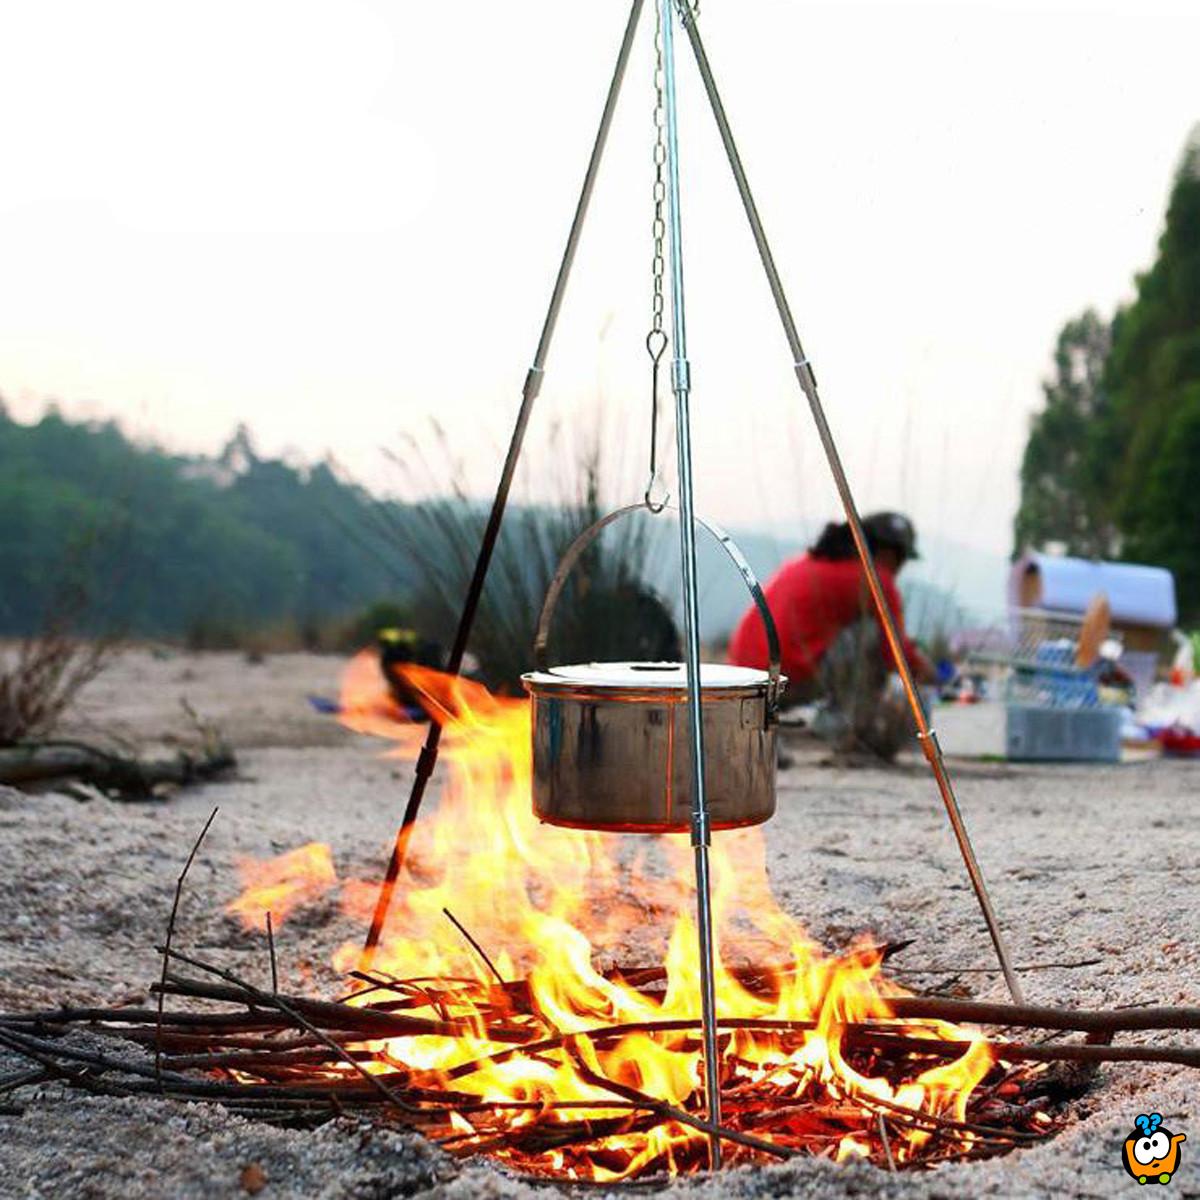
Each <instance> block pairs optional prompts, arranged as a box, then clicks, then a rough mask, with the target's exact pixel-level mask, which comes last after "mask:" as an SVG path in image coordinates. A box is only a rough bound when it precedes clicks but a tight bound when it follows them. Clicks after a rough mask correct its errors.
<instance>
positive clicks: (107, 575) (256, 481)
mask: <svg viewBox="0 0 1200 1200" xmlns="http://www.w3.org/2000/svg"><path fill="white" fill-rule="evenodd" d="M380 507H381V504H380V502H379V501H377V500H375V499H374V498H372V497H371V496H370V495H368V494H367V493H366V492H365V491H364V490H363V489H361V488H358V487H356V486H354V485H353V484H350V483H347V482H346V481H344V480H343V479H341V478H339V476H338V474H337V472H336V471H335V470H334V468H333V467H332V465H331V464H329V463H318V464H316V465H312V466H303V467H299V466H292V465H289V464H287V463H285V462H281V461H278V460H273V459H269V458H264V457H261V456H260V455H259V454H258V453H257V452H256V451H255V449H254V446H253V443H252V441H251V439H250V437H249V434H248V433H247V432H246V430H245V429H239V430H238V432H237V433H236V434H235V436H234V437H233V438H232V439H231V440H230V442H229V443H228V445H227V446H226V447H225V450H224V452H223V453H222V454H221V455H220V456H218V457H216V458H201V457H184V456H178V455H173V454H170V453H168V452H166V451H164V450H162V449H160V448H158V447H155V446H145V445H139V444H137V443H135V442H133V441H131V440H130V439H129V438H127V437H126V436H125V434H124V433H123V432H122V431H121V429H120V428H119V427H118V426H117V425H116V424H114V423H112V422H73V421H71V420H68V419H67V418H66V417H64V416H63V415H62V414H61V413H59V412H57V411H56V410H54V409H53V408H52V409H51V410H49V411H48V412H47V413H46V414H45V415H44V416H43V417H42V418H41V419H40V420H38V421H36V422H34V423H32V424H22V423H20V422H18V421H15V420H14V419H12V417H11V416H10V415H9V414H8V413H7V412H5V411H3V410H0V564H3V580H4V586H3V588H2V589H0V634H3V635H6V636H15V635H24V634H28V633H31V632H35V631H36V630H38V629H39V628H40V627H41V626H42V625H43V624H44V623H45V622H46V620H47V619H57V618H58V617H60V616H63V615H64V614H65V615H68V616H70V618H71V619H72V621H73V622H74V623H77V624H82V625H83V626H84V627H85V628H90V629H91V630H93V631H98V630H105V631H111V630H117V631H120V632H122V633H127V634H130V635H142V636H161V637H190V638H193V639H194V640H195V641H196V642H197V643H199V644H204V643H205V642H206V641H211V642H213V643H219V642H222V641H227V640H233V639H235V635H236V633H237V632H238V631H240V630H244V629H246V628H250V627H262V626H264V625H267V624H270V623H271V622H282V621H285V620H287V621H292V622H295V623H296V624H297V625H298V626H300V627H304V626H313V627H315V626H317V625H319V624H320V623H322V622H324V621H326V620H328V619H330V618H332V617H334V616H337V615H339V614H343V613H346V612H349V611H352V610H353V609H354V608H355V607H356V606H359V605H361V604H363V603H364V602H366V601H369V600H372V599H374V598H376V597H380V596H383V595H386V594H396V593H397V592H398V591H400V592H402V591H403V590H404V589H405V587H406V585H407V584H408V583H409V582H411V577H412V573H413V572H412V568H411V566H410V565H409V564H408V563H407V561H406V560H405V559H404V558H403V557H402V556H399V555H394V556H390V557H389V556H388V554H387V548H386V545H384V543H383V541H382V540H381V539H380V538H378V537H376V538H371V537H369V536H365V535H363V534H362V532H361V531H363V530H370V529H372V528H374V527H375V525H376V524H377V523H378V521H379V519H380V517H379V511H378V510H379V509H380ZM384 507H386V506H384ZM393 507H395V506H393ZM356 531H358V535H357V536H356Z"/></svg>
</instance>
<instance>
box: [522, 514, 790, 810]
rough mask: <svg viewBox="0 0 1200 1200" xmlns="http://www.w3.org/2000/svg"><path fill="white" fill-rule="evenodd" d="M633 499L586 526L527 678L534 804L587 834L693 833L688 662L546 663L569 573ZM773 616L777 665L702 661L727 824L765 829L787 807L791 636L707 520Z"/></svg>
mask: <svg viewBox="0 0 1200 1200" xmlns="http://www.w3.org/2000/svg"><path fill="white" fill-rule="evenodd" d="M639 511H645V509H644V506H643V505H640V504H635V505H630V506H629V507H628V508H623V509H619V510H617V511H616V512H614V513H610V514H609V515H608V516H606V517H604V518H602V519H601V520H599V521H597V522H596V523H595V524H594V525H592V526H590V527H589V528H588V529H586V530H584V532H583V533H581V534H580V535H579V537H578V538H576V539H575V541H574V542H573V543H572V544H571V546H570V547H569V548H568V550H567V553H566V554H565V555H564V556H563V560H562V562H561V563H560V564H559V567H558V570H557V572H556V573H555V576H554V579H553V581H552V582H551V584H550V588H549V590H548V591H547V593H546V600H545V603H544V604H543V606H542V613H541V618H540V620H539V622H538V632H537V639H536V641H535V644H534V659H535V662H536V663H537V666H538V670H536V671H533V672H531V673H529V674H527V675H523V676H522V677H521V681H522V683H523V684H524V685H525V689H526V691H528V692H529V694H530V695H531V696H532V698H533V809H534V812H535V813H536V815H537V816H538V817H539V818H540V819H541V820H543V821H546V822H548V823H550V824H552V825H566V826H570V827H572V828H577V829H602V830H615V831H624V832H643V833H667V832H684V831H686V830H687V829H688V828H689V825H690V822H691V745H690V739H689V736H688V727H687V678H686V672H685V668H684V666H683V665H682V664H681V663H638V662H622V663H582V664H577V665H574V666H564V667H553V668H549V669H547V668H546V666H545V650H546V643H547V639H548V638H549V633H550V622H551V620H552V618H553V615H554V609H555V606H556V605H557V603H558V598H559V596H560V595H561V593H562V589H563V586H564V585H565V583H566V580H567V576H568V575H569V573H570V571H571V569H572V568H573V567H574V566H575V563H576V562H577V561H578V559H579V556H580V555H581V554H582V553H583V551H584V550H585V549H586V548H587V546H588V545H589V544H590V543H591V542H592V541H593V540H594V539H595V538H596V536H597V535H598V534H599V533H600V531H601V530H602V529H604V528H605V527H606V526H608V525H610V524H611V523H612V522H613V521H615V520H617V519H618V518H620V517H623V516H626V515H627V514H629V513H633V512H639ZM697 524H699V525H702V526H703V527H704V528H705V529H707V530H708V531H709V532H710V533H711V534H713V536H714V537H715V538H716V539H717V541H718V542H719V543H720V544H721V546H722V548H723V549H724V550H725V552H726V553H727V554H728V555H729V557H730V558H731V559H732V560H733V563H734V565H735V566H736V567H737V568H738V571H739V572H740V574H741V576H742V578H743V580H744V581H745V582H746V585H747V587H748V588H749V590H750V594H751V596H752V597H753V598H754V602H755V604H756V605H757V606H758V610H759V612H760V613H761V614H762V618H763V623H764V625H765V626H766V630H767V644H768V648H769V651H770V668H769V670H767V671H755V670H748V669H746V668H743V667H731V666H726V665H724V664H719V663H705V664H703V665H702V667H701V671H700V681H701V705H702V707H703V710H704V754H705V783H706V790H707V795H708V803H709V808H710V810H711V813H712V824H713V827H714V828H715V829H731V828H735V827H738V826H742V825H757V824H760V823H761V822H763V821H765V820H766V819H767V818H768V817H770V816H771V814H772V813H774V811H775V766H776V749H775V738H776V727H777V721H776V716H777V709H778V703H779V695H780V691H781V689H782V686H783V684H784V683H785V682H786V681H785V680H784V679H783V677H782V676H781V675H780V668H779V638H778V635H777V634H776V631H775V623H774V621H773V620H772V619H771V613H770V609H769V608H768V607H767V602H766V598H765V597H764V596H763V593H762V588H761V587H760V586H759V584H758V580H757V579H756V578H755V577H754V572H753V571H752V570H751V569H750V566H749V564H748V563H747V562H746V560H745V558H744V557H743V556H742V554H741V552H740V551H739V550H738V549H737V547H736V546H735V545H734V544H733V542H732V541H731V540H730V538H729V537H728V535H727V534H725V533H724V532H722V531H721V530H720V529H718V528H716V527H715V526H712V525H710V524H708V523H707V522H705V521H700V520H699V519H698V520H697Z"/></svg>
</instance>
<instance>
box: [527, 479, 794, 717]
mask: <svg viewBox="0 0 1200 1200" xmlns="http://www.w3.org/2000/svg"><path fill="white" fill-rule="evenodd" d="M664 508H669V509H670V510H671V511H672V512H677V511H678V510H677V509H676V508H675V506H674V505H673V504H672V505H664ZM646 511H647V507H646V505H645V504H641V503H639V504H629V505H626V506H625V507H624V508H618V509H616V510H615V511H614V512H610V513H608V514H607V516H603V517H601V518H600V519H599V520H598V521H596V522H595V523H594V524H592V525H589V526H588V527H587V528H586V529H585V530H584V531H583V532H582V533H581V534H579V536H578V537H576V539H575V540H574V541H573V542H572V543H571V544H570V545H569V546H568V547H567V550H566V553H565V554H564V555H563V557H562V561H561V562H560V563H559V564H558V569H557V570H556V571H555V572H554V578H553V579H551V581H550V586H549V587H548V588H547V589H546V599H545V600H544V601H543V602H542V611H541V615H540V616H539V617H538V624H537V635H536V636H535V637H534V640H533V661H534V664H535V665H536V666H537V669H538V670H539V671H545V670H547V666H546V645H547V643H548V642H549V640H550V625H551V622H552V621H553V619H554V610H555V608H557V607H558V601H559V598H560V597H561V596H562V590H563V588H564V587H565V586H566V583H567V577H568V576H569V575H570V574H571V571H572V570H573V569H574V567H575V564H576V563H577V562H578V561H579V558H580V555H582V554H583V552H584V551H585V550H586V549H587V548H588V546H590V545H591V544H592V542H594V541H595V540H596V538H597V537H599V536H600V534H601V533H602V532H603V531H604V530H605V529H607V528H608V526H610V525H611V524H612V523H613V522H614V521H617V520H619V519H620V518H621V517H626V516H629V514H630V513H635V512H646ZM695 521H696V524H697V525H700V526H702V527H703V528H704V529H707V530H708V532H709V533H710V534H711V535H712V536H713V538H715V539H716V541H717V543H718V544H719V545H720V547H721V549H722V550H724V551H725V553H726V554H727V555H728V556H729V558H730V560H731V561H732V563H733V565H734V566H735V567H737V570H738V574H739V575H740V576H741V577H742V582H743V583H744V584H745V585H746V588H747V590H748V591H749V592H750V597H751V599H752V600H753V601H754V605H755V607H756V608H757V609H758V613H759V616H761V617H762V622H763V627H764V628H765V629H766V632H767V658H768V665H767V718H768V720H771V719H773V718H774V716H775V714H776V711H777V710H778V708H779V696H780V692H781V691H782V683H781V681H782V661H781V658H780V653H779V632H778V630H777V629H776V628H775V619H774V617H772V616H771V609H770V606H769V605H768V604H767V598H766V596H765V595H764V594H763V590H762V585H761V584H760V583H759V582H758V577H757V576H756V575H755V574H754V571H753V570H752V569H751V566H750V564H749V563H748V562H747V561H746V556H745V555H744V554H743V553H742V552H741V551H740V550H739V549H738V548H737V545H736V544H735V542H734V540H733V538H731V537H730V536H729V534H727V533H726V532H725V530H723V529H722V528H721V527H720V526H719V525H714V524H713V523H712V522H711V521H706V520H705V519H704V518H703V517H696V518H695Z"/></svg>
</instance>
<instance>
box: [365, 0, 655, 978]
mask: <svg viewBox="0 0 1200 1200" xmlns="http://www.w3.org/2000/svg"><path fill="white" fill-rule="evenodd" d="M643 4H644V0H633V5H632V7H631V8H630V10H629V20H628V21H627V22H626V25H625V34H624V37H623V38H622V39H621V48H620V51H619V52H618V54H617V65H616V67H615V68H614V70H613V75H612V80H611V82H610V83H609V85H608V95H607V97H606V99H605V102H604V112H603V113H602V115H601V117H600V128H599V129H598V130H597V132H596V140H595V142H594V143H593V145H592V154H591V158H590V159H589V160H588V166H587V173H586V174H585V175H584V178H583V187H582V189H581V190H580V193H579V201H578V203H577V204H576V206H575V217H574V220H573V221H572V222H571V231H570V233H569V234H568V235H567V246H566V250H565V251H564V252H563V257H562V262H561V263H560V264H559V268H558V277H557V278H556V279H555V281H554V292H553V294H552V295H551V297H550V307H549V309H548V310H547V312H546V320H545V322H544V323H543V325H542V335H541V337H540V338H539V339H538V344H537V351H536V353H535V354H534V356H533V365H532V366H531V367H530V368H529V372H528V374H527V375H526V376H525V386H524V389H523V390H522V393H521V407H520V410H519V411H518V413H517V423H516V426H515V427H514V429H513V433H512V439H511V441H510V442H509V444H508V453H507V455H506V456H505V459H504V468H503V470H502V471H501V472H500V482H499V484H498V485H497V487H496V498H495V499H494V500H493V501H492V510H491V513H490V514H489V516H488V522H487V526H486V527H485V529H484V532H483V541H482V543H481V544H480V547H479V556H478V558H477V559H476V560H475V570H474V573H473V574H472V576H471V583H470V586H469V587H468V588H467V596H466V599H465V600H464V601H463V608H462V615H461V616H460V617H459V619H458V630H457V632H456V633H455V635H454V643H453V645H452V646H451V649H450V658H449V661H448V662H447V664H446V669H447V671H449V672H450V673H451V674H452V675H457V674H458V673H459V671H461V670H462V663H463V656H464V655H465V654H466V651H467V642H468V640H469V639H470V636H471V627H472V626H473V625H474V623H475V614H476V612H477V611H478V608H479V600H480V597H481V596H482V594H483V585H484V581H485V580H486V579H487V573H488V567H489V566H490V565H491V561H492V552H493V551H494V550H495V548H496V539H497V538H498V537H499V535H500V525H501V522H502V521H503V520H504V510H505V508H506V507H507V505H508V493H509V491H510V489H511V488H512V481H513V475H514V474H515V472H516V469H517V460H518V459H519V458H520V455H521V447H522V445H523V443H524V441H525V430H526V428H527V427H528V425H529V418H530V416H531V414H532V412H533V402H534V400H535V399H536V398H537V394H538V392H539V391H540V390H541V386H542V371H543V368H544V366H545V362H546V356H547V354H548V353H549V351H550V343H551V341H552V339H553V337H554V327H555V325H556V324H557V323H558V314H559V310H560V309H561V307H562V301H563V295H564V294H565V292H566V290H567V280H568V279H569V277H570V274H571V266H572V264H573V263H574V261H575V251H576V249H577V248H578V246H579V235H580V233H581V232H582V230H583V222H584V218H585V217H586V216H587V210H588V205H589V203H590V202H591V198H592V190H593V188H594V187H595V183H596V175H597V173H598V172H599V169H600V160H601V159H602V158H603V156H604V146H605V143H606V142H607V141H608V131H609V128H610V127H611V125H612V118H613V113H614V112H615V111H616V106H617V97H618V96H619V95H620V91H621V83H622V81H623V80H624V78H625V68H626V66H627V65H628V63H629V53H630V50H631V49H632V47H633V39H634V34H635V33H636V32H637V25H638V19H639V17H640V16H641V13H642V6H643ZM441 736H442V728H441V726H440V725H439V724H438V723H437V722H436V721H435V722H432V723H431V724H430V726H429V734H428V736H427V737H426V738H425V745H424V746H423V747H422V748H421V753H420V755H419V756H418V757H417V766H416V773H415V775H414V777H413V784H412V791H411V792H410V793H409V797H408V804H407V806H406V807H405V809H404V818H403V820H402V821H401V823H400V828H399V830H398V831H397V833H396V841H395V844H394V845H393V847H392V856H391V859H390V860H389V861H388V866H387V873H386V874H385V875H384V877H383V886H382V887H381V888H380V891H379V898H378V900H377V901H376V903H375V913H374V915H373V916H372V918H371V927H370V929H369V930H368V931H367V940H366V942H365V944H364V945H363V952H362V957H361V959H360V960H359V966H360V969H361V970H364V971H366V970H369V969H370V966H371V963H372V961H373V959H374V957H375V951H376V948H377V947H378V945H379V939H380V938H381V937H382V936H383V929H384V925H385V924H386V922H387V917H388V912H389V910H390V909H391V905H392V899H393V897H394V895H395V891H396V881H397V880H398V879H399V877H400V872H401V870H403V868H404V861H405V858H406V857H407V855H408V844H409V841H410V840H411V838H412V832H413V828H414V826H415V825H416V822H417V815H418V814H419V812H420V810H421V802H422V800H423V799H424V797H425V788H426V786H427V785H428V783H429V778H430V776H431V775H432V774H433V769H434V767H435V766H436V765H437V758H438V744H439V742H440V741H441Z"/></svg>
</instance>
